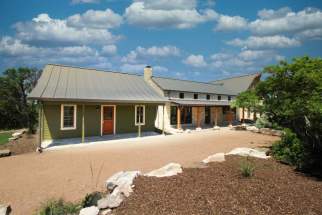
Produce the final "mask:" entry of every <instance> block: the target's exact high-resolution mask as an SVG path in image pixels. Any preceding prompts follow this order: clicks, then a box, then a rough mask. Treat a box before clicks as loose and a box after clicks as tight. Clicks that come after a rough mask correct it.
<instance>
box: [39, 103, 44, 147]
mask: <svg viewBox="0 0 322 215" xmlns="http://www.w3.org/2000/svg"><path fill="white" fill-rule="evenodd" d="M42 118H43V107H42V102H41V101H39V110H38V126H39V140H38V141H39V142H38V148H39V149H41V142H42V127H43V122H42Z"/></svg>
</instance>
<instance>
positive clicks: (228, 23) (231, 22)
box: [215, 15, 248, 31]
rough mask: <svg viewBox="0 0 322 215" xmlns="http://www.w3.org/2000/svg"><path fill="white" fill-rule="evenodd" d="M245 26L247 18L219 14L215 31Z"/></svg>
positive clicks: (242, 28) (238, 28)
mask: <svg viewBox="0 0 322 215" xmlns="http://www.w3.org/2000/svg"><path fill="white" fill-rule="evenodd" d="M247 27H248V23H247V20H246V19H245V18H243V17H240V16H226V15H220V16H219V18H218V19H217V25H216V27H215V31H232V30H244V29H247Z"/></svg>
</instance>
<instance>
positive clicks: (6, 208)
mask: <svg viewBox="0 0 322 215" xmlns="http://www.w3.org/2000/svg"><path fill="white" fill-rule="evenodd" d="M10 212H11V208H10V205H2V204H0V215H9V214H10Z"/></svg>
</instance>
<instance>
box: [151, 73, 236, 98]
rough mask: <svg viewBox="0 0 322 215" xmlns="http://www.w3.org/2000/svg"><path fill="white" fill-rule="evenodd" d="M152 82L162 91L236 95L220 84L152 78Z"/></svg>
mask: <svg viewBox="0 0 322 215" xmlns="http://www.w3.org/2000/svg"><path fill="white" fill-rule="evenodd" d="M152 80H153V81H154V82H155V83H156V84H157V85H158V86H159V87H161V89H163V90H173V91H184V92H195V93H214V94H224V95H236V93H234V92H233V91H231V90H228V89H227V88H226V87H224V86H222V85H220V84H213V83H205V82H197V81H188V80H179V79H171V78H161V77H152Z"/></svg>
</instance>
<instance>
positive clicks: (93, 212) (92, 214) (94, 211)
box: [79, 206, 100, 215]
mask: <svg viewBox="0 0 322 215" xmlns="http://www.w3.org/2000/svg"><path fill="white" fill-rule="evenodd" d="M99 212H100V210H99V209H98V208H97V207H96V206H91V207H87V208H83V209H82V210H80V212H79V215H98V213H99Z"/></svg>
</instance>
